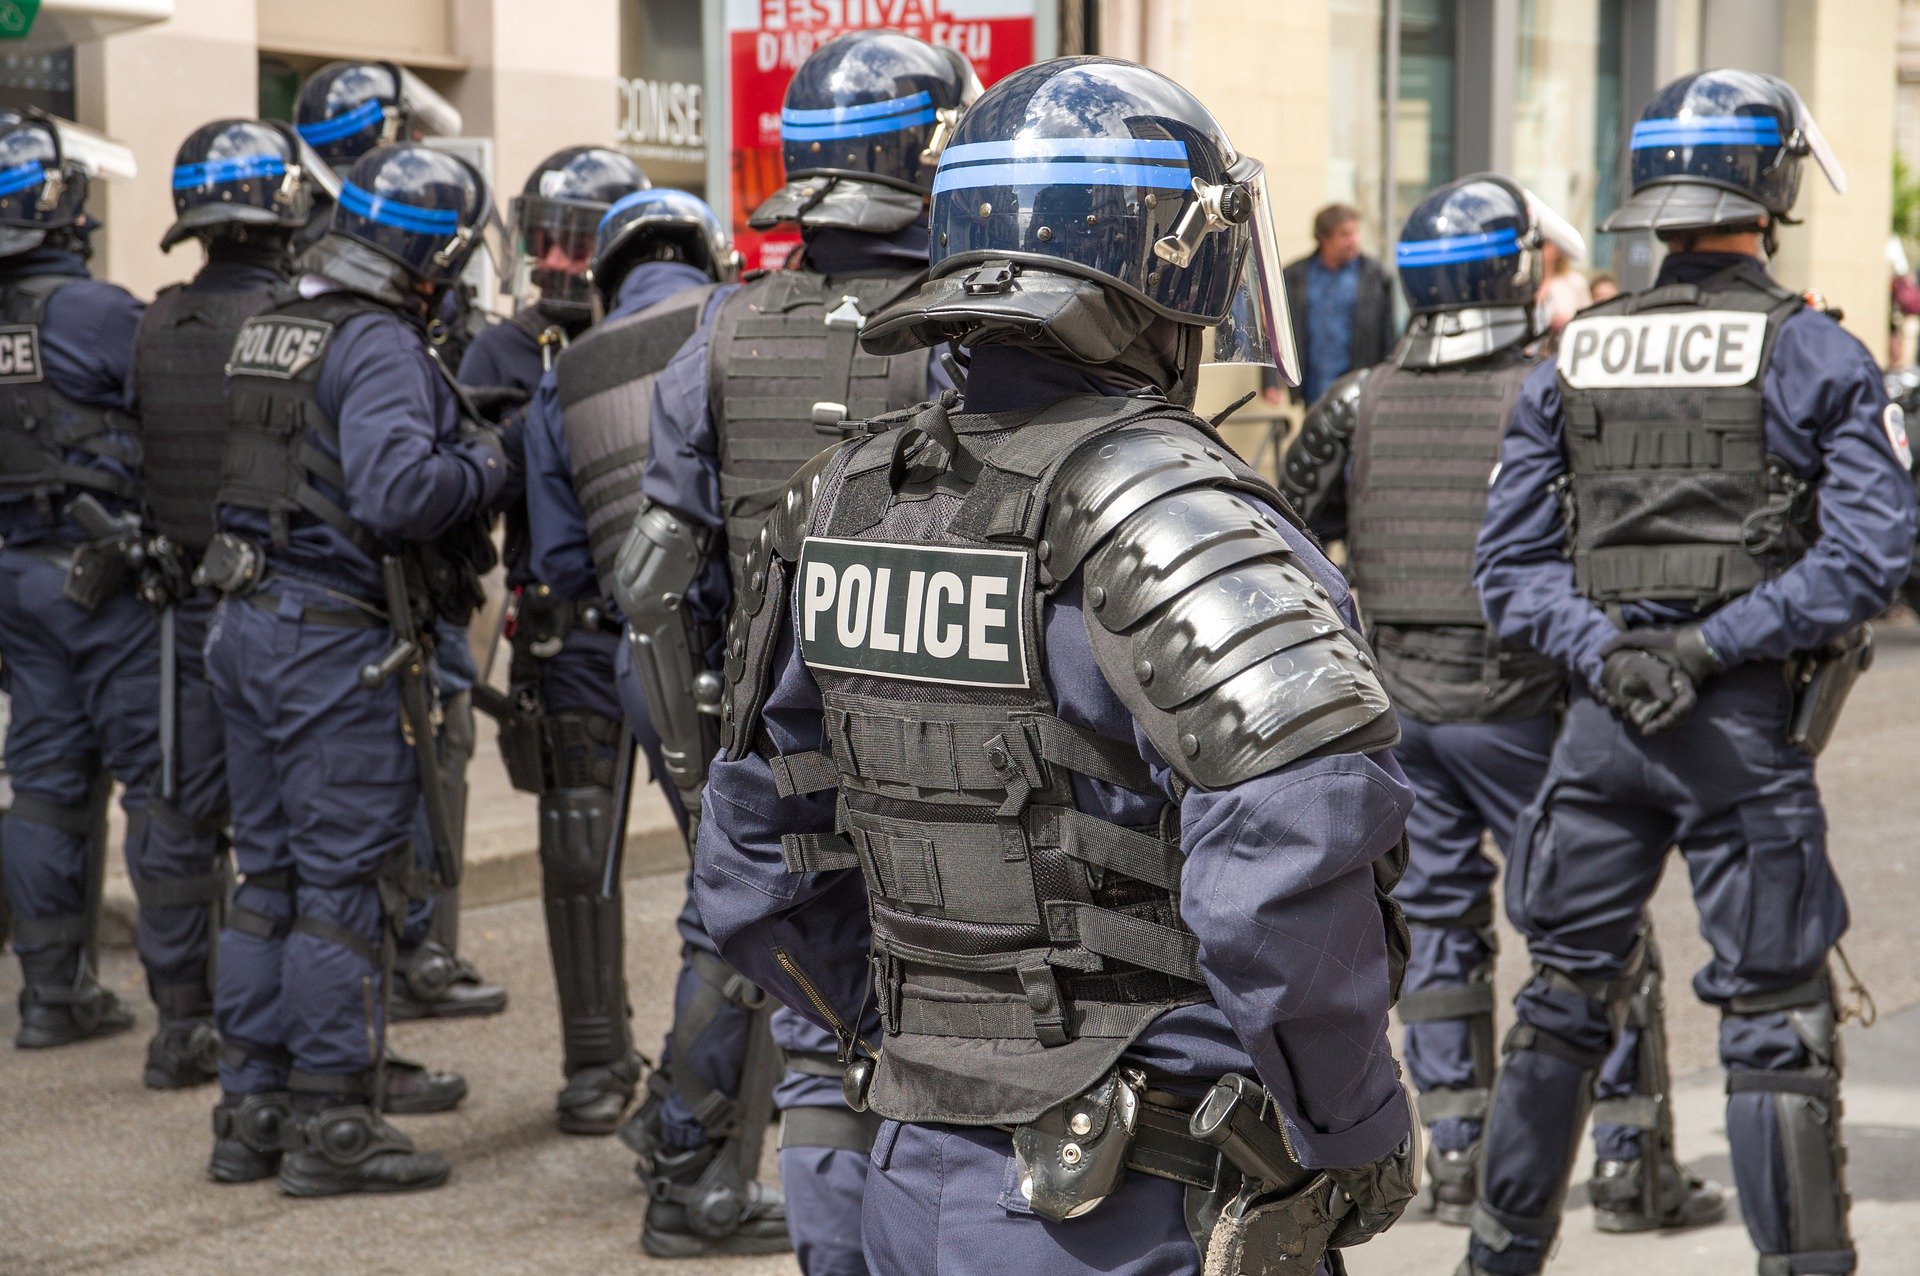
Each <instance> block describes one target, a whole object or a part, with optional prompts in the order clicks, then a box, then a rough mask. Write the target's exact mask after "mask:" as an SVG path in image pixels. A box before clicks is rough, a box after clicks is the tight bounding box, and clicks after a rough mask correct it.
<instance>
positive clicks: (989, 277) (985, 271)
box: [960, 261, 1016, 297]
mask: <svg viewBox="0 0 1920 1276" xmlns="http://www.w3.org/2000/svg"><path fill="white" fill-rule="evenodd" d="M1015 273H1016V272H1015V268H1014V264H1013V263H1012V262H1010V261H990V262H988V263H986V264H985V265H984V266H980V267H978V268H977V269H974V270H971V271H969V272H967V276H966V278H964V279H962V280H961V281H960V287H961V290H962V291H964V292H965V293H966V294H967V295H968V296H969V297H978V296H982V295H985V294H988V293H997V292H1012V291H1013V277H1014V274H1015Z"/></svg>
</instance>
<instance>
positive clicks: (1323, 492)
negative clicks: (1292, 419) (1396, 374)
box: [1280, 368, 1373, 518]
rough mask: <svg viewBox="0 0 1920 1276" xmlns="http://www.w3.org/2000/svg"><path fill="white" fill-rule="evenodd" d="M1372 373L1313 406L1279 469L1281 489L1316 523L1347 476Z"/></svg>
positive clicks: (1337, 387)
mask: <svg viewBox="0 0 1920 1276" xmlns="http://www.w3.org/2000/svg"><path fill="white" fill-rule="evenodd" d="M1372 371H1373V369H1371V368H1361V369H1359V370H1357V371H1354V372H1349V373H1347V374H1346V375H1345V376H1343V377H1341V378H1340V379H1339V380H1338V381H1335V382H1334V383H1333V384H1332V385H1331V386H1330V387H1328V389H1327V392H1326V393H1325V394H1323V395H1321V396H1320V397H1319V398H1318V399H1315V400H1314V401H1313V406H1312V407H1310V408H1308V409H1307V415H1306V419H1305V420H1304V421H1302V422H1301V424H1300V433H1299V435H1298V436H1297V437H1296V438H1295V439H1294V440H1293V443H1292V444H1291V445H1290V446H1289V447H1288V448H1287V455H1286V460H1285V462H1284V463H1283V464H1282V465H1281V467H1280V490H1281V492H1282V493H1284V494H1285V496H1286V498H1287V499H1288V500H1289V501H1292V502H1293V504H1294V508H1295V509H1297V510H1298V511H1299V512H1300V514H1301V516H1302V517H1305V518H1311V517H1312V516H1313V514H1314V513H1315V512H1316V511H1317V509H1318V507H1319V506H1320V504H1321V503H1322V502H1324V501H1325V500H1326V499H1327V496H1328V495H1329V494H1330V493H1331V492H1332V490H1333V488H1334V487H1335V486H1336V485H1337V484H1338V483H1339V481H1340V479H1341V477H1342V476H1343V475H1344V474H1345V473H1346V467H1347V458H1348V457H1349V456H1350V455H1351V454H1352V450H1353V433H1354V430H1355V428H1356V427H1357V426H1358V425H1359V421H1360V391H1361V390H1362V389H1364V388H1365V386H1366V384H1367V377H1368V376H1369V375H1370V374H1371V373H1372Z"/></svg>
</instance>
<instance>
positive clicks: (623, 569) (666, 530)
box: [614, 502, 720, 820]
mask: <svg viewBox="0 0 1920 1276" xmlns="http://www.w3.org/2000/svg"><path fill="white" fill-rule="evenodd" d="M708 548H709V538H707V537H705V536H702V535H701V534H700V533H699V532H697V531H696V530H695V529H694V527H693V526H692V524H690V523H689V522H688V521H687V520H686V519H684V518H682V517H680V516H679V515H678V514H676V513H674V512H673V511H672V510H670V509H668V508H666V507H665V506H663V505H655V504H653V503H652V502H648V503H646V504H644V505H642V506H641V507H640V512H639V513H638V514H637V515H635V516H634V520H633V530H632V531H630V532H628V533H627V539H626V542H625V543H624V544H623V545H621V546H620V557H619V560H618V562H617V563H616V564H615V566H614V577H615V581H614V592H615V594H616V595H617V597H618V598H619V601H620V608H621V610H622V611H624V612H626V614H627V642H628V643H629V644H630V645H631V647H632V651H633V671H634V673H635V675H636V676H638V678H639V679H640V687H641V691H642V693H643V694H644V695H645V696H646V701H647V714H648V716H649V717H651V718H652V719H653V728H654V730H655V731H657V732H659V733H660V757H661V762H662V764H663V765H664V766H665V767H666V771H667V778H668V779H669V780H671V781H672V782H673V787H674V788H675V789H677V790H678V791H679V793H680V798H681V801H682V802H683V803H685V805H686V809H687V815H688V818H689V819H690V820H697V819H698V817H699V811H700V790H701V788H702V786H704V785H705V784H706V782H707V762H708V759H710V758H712V757H713V755H714V752H715V751H716V750H717V749H718V748H719V747H720V720H719V718H718V716H717V714H718V712H719V708H720V703H719V693H720V687H719V684H718V681H717V680H716V679H715V677H714V675H713V673H712V672H711V671H710V670H708V669H707V668H706V661H705V648H706V644H705V643H704V642H703V641H701V639H700V636H699V634H698V633H697V632H696V631H695V626H694V623H693V620H692V618H691V617H690V616H689V615H688V614H687V609H686V608H685V606H683V604H684V602H685V601H686V594H687V587H688V586H690V585H691V584H693V582H694V581H695V580H697V579H699V577H700V571H701V568H702V567H704V566H705V565H706V561H707V551H708Z"/></svg>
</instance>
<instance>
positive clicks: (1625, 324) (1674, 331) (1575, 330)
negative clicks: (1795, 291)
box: [1560, 310, 1767, 390]
mask: <svg viewBox="0 0 1920 1276" xmlns="http://www.w3.org/2000/svg"><path fill="white" fill-rule="evenodd" d="M1766 338H1767V317H1766V316H1765V315H1763V314H1755V313H1753V312H1752V311H1746V310H1674V311H1668V312H1664V313H1657V314H1645V315H1595V316H1593V317H1592V318H1590V319H1575V320H1574V321H1573V322H1572V323H1570V324H1568V325H1567V328H1566V331H1565V332H1563V333H1562V334H1561V336H1560V375H1561V376H1562V377H1563V378H1565V379H1566V383H1567V384H1568V385H1570V386H1574V387H1577V388H1579V389H1583V390H1613V389H1631V388H1634V387H1641V386H1646V387H1658V386H1729V385H1746V384H1747V383H1748V382H1750V381H1752V380H1753V378H1754V376H1755V375H1756V374H1757V373H1758V372H1759V371H1760V352H1761V350H1762V348H1763V347H1764V346H1765V345H1766Z"/></svg>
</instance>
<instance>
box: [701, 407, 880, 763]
mask: <svg viewBox="0 0 1920 1276" xmlns="http://www.w3.org/2000/svg"><path fill="white" fill-rule="evenodd" d="M858 442H859V440H848V441H847V442H846V443H842V444H841V445H840V446H838V447H830V448H827V449H825V450H824V451H822V452H821V453H820V454H819V455H818V456H816V457H814V458H813V459H812V460H811V461H808V462H807V463H806V464H805V465H804V466H802V467H801V469H800V472H799V473H798V474H795V475H794V476H793V481H792V482H791V483H789V484H787V487H786V490H785V491H783V492H782V493H781V494H780V501H779V504H777V505H775V506H774V508H773V513H772V514H771V515H770V516H769V517H768V518H767V521H766V524H765V525H764V526H763V527H761V529H760V535H759V536H758V537H757V538H755V540H754V542H753V546H752V548H750V549H749V550H748V551H747V559H746V568H745V570H744V572H743V573H742V575H741V580H742V587H741V592H740V596H739V597H738V598H737V599H736V600H735V601H734V607H733V614H732V615H731V616H729V617H728V618H727V664H726V673H727V699H726V707H725V726H724V730H725V732H726V740H725V745H726V751H727V756H728V757H729V758H734V759H738V758H742V757H745V756H746V754H747V752H748V751H749V750H750V749H751V747H752V745H753V739H754V735H755V725H756V723H757V722H758V720H759V717H760V709H761V706H762V705H764V704H765V703H766V699H767V692H768V691H769V690H770V689H771V688H769V687H768V685H767V681H768V678H769V676H770V675H771V665H772V661H773V649H774V646H775V642H774V639H775V637H776V636H777V635H778V634H779V632H780V623H781V621H782V620H784V619H785V617H786V612H787V608H786V601H787V585H788V581H789V579H790V576H791V573H792V570H793V564H794V562H795V561H797V560H798V559H799V557H800V542H801V541H803V540H805V539H806V535H807V527H808V525H809V524H810V523H811V522H812V521H813V507H814V503H815V502H816V501H817V500H818V499H819V497H820V488H821V485H822V484H823V483H824V482H825V480H826V476H827V473H828V471H829V470H831V469H832V468H833V467H834V465H835V464H837V463H838V462H839V461H840V460H841V459H842V458H843V457H845V456H846V454H847V453H848V452H850V451H852V450H853V447H854V445H855V444H857V443H858Z"/></svg>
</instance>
